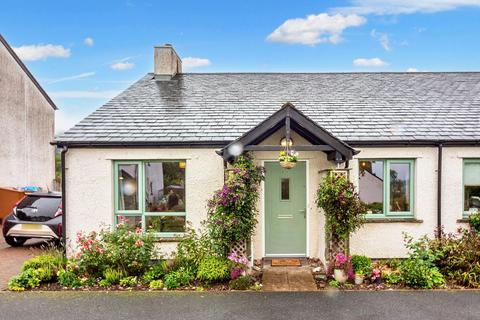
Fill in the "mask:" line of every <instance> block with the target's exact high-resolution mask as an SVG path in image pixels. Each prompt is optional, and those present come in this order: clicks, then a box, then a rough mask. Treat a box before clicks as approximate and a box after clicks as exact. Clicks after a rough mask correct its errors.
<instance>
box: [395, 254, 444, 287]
mask: <svg viewBox="0 0 480 320" xmlns="http://www.w3.org/2000/svg"><path fill="white" fill-rule="evenodd" d="M400 274H401V277H402V279H403V281H405V284H407V285H408V286H410V287H412V288H423V289H432V288H434V287H439V286H442V285H444V284H445V280H444V278H443V275H442V274H441V273H440V271H439V270H438V268H437V267H432V266H431V264H430V263H429V262H428V261H425V260H421V259H407V260H404V261H402V263H401V264H400Z"/></svg>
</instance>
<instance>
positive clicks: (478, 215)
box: [468, 211, 480, 233]
mask: <svg viewBox="0 0 480 320" xmlns="http://www.w3.org/2000/svg"><path fill="white" fill-rule="evenodd" d="M468 222H469V223H470V227H471V228H472V229H473V230H475V231H476V232H477V233H480V211H478V212H475V213H471V214H470V215H469V217H468Z"/></svg>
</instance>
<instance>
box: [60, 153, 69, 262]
mask: <svg viewBox="0 0 480 320" xmlns="http://www.w3.org/2000/svg"><path fill="white" fill-rule="evenodd" d="M67 151H68V147H67V146H63V149H62V151H61V153H60V159H61V162H62V246H63V252H64V254H65V255H67V237H66V236H67V231H66V228H67V224H66V222H67V220H66V216H67V201H66V198H67V192H66V188H65V187H66V184H67V183H66V179H65V154H66V153H67Z"/></svg>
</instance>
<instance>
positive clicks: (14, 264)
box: [0, 234, 44, 290]
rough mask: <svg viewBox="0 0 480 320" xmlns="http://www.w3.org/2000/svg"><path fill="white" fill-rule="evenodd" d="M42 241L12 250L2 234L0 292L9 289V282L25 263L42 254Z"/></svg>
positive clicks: (30, 242)
mask: <svg viewBox="0 0 480 320" xmlns="http://www.w3.org/2000/svg"><path fill="white" fill-rule="evenodd" d="M43 243H44V242H43V241H41V240H29V241H27V242H26V243H25V244H24V246H23V247H19V248H12V247H10V246H9V245H8V244H6V243H5V239H4V238H3V236H2V235H1V234H0V290H5V289H6V288H7V284H8V280H9V279H10V278H11V277H12V276H14V275H16V274H17V273H18V272H19V271H20V269H21V268H22V265H23V262H24V261H25V260H27V259H29V258H31V257H33V256H35V255H37V254H39V253H40V252H41V250H42V249H41V248H40V246H41V244H43Z"/></svg>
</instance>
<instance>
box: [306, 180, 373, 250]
mask: <svg viewBox="0 0 480 320" xmlns="http://www.w3.org/2000/svg"><path fill="white" fill-rule="evenodd" d="M315 202H316V203H317V205H318V207H320V208H322V209H323V211H324V213H325V232H326V235H327V242H328V243H327V250H328V253H327V258H328V259H330V257H331V256H333V255H335V254H336V253H338V252H341V251H346V252H345V253H348V244H347V243H348V238H349V236H350V234H351V233H353V232H355V231H356V230H357V229H359V228H360V227H361V226H362V225H363V224H364V223H365V211H366V208H365V206H364V205H363V203H362V202H361V201H360V199H359V197H358V193H357V192H356V191H355V187H354V185H353V184H352V183H351V182H350V181H348V180H347V178H346V177H344V176H335V175H333V174H328V175H327V177H326V178H325V180H324V181H323V182H322V183H321V184H320V186H319V188H318V191H317V198H316V201H315ZM342 242H343V243H344V244H345V248H339V246H340V243H342ZM342 249H343V250H342Z"/></svg>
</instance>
